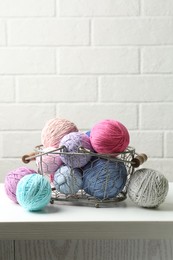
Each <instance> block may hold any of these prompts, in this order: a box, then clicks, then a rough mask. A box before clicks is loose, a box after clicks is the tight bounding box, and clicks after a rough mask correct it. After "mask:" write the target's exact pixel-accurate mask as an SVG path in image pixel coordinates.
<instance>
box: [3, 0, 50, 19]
mask: <svg viewBox="0 0 173 260" xmlns="http://www.w3.org/2000/svg"><path fill="white" fill-rule="evenodd" d="M54 14H55V1H54V0H37V1H35V0H29V1H28V0H15V1H13V0H5V1H3V0H0V16H2V17H10V16H12V17H13V16H14V17H27V16H54Z"/></svg>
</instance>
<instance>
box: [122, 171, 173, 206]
mask: <svg viewBox="0 0 173 260" xmlns="http://www.w3.org/2000/svg"><path fill="white" fill-rule="evenodd" d="M168 189H169V184H168V180H167V179H166V177H165V176H164V175H163V174H161V173H159V172H158V171H155V170H153V169H148V168H142V169H139V170H137V171H135V173H134V174H133V175H132V177H131V179H130V182H129V186H128V189H127V193H128V195H129V198H130V199H131V200H132V201H133V202H134V203H135V204H137V205H138V206H141V207H144V208H154V207H158V206H159V205H160V204H161V203H163V202H164V200H165V198H166V196H167V193H168Z"/></svg>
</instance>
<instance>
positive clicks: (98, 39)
mask: <svg viewBox="0 0 173 260" xmlns="http://www.w3.org/2000/svg"><path fill="white" fill-rule="evenodd" d="M92 29H93V33H92V35H93V44H94V45H137V44H140V45H151V44H172V43H173V33H172V31H173V19H172V18H140V19H137V18H121V19H120V18H119V19H106V18H104V19H94V20H93V26H92Z"/></svg>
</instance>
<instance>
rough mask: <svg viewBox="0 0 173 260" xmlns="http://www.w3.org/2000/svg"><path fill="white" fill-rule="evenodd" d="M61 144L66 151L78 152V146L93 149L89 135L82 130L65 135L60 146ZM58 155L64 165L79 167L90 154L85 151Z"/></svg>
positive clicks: (88, 159)
mask: <svg viewBox="0 0 173 260" xmlns="http://www.w3.org/2000/svg"><path fill="white" fill-rule="evenodd" d="M63 146H64V147H65V148H64V150H65V152H67V153H68V152H69V153H78V152H79V148H80V147H83V148H85V149H88V150H90V151H93V148H92V146H91V142H90V138H89V136H88V135H86V134H85V133H82V132H73V133H70V134H67V135H65V136H64V137H63V138H62V139H61V142H60V147H63ZM80 153H81V152H80ZM60 157H61V160H62V161H63V162H64V163H65V164H66V165H68V166H70V167H72V168H80V167H82V166H84V165H86V164H87V163H88V162H89V161H90V159H91V155H90V154H87V153H85V152H84V153H83V154H63V153H62V154H61V155H60Z"/></svg>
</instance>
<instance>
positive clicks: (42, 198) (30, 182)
mask: <svg viewBox="0 0 173 260" xmlns="http://www.w3.org/2000/svg"><path fill="white" fill-rule="evenodd" d="M51 195H52V189H51V186H50V183H49V181H48V180H47V179H46V178H45V177H44V176H42V175H40V174H30V175H27V176H25V177H23V178H22V179H21V180H20V181H19V183H18V185H17V190H16V197H17V200H18V203H19V204H20V205H21V206H22V207H23V208H25V209H26V210H28V211H38V210H41V209H43V208H44V207H45V206H46V205H47V204H48V203H49V202H50V199H51Z"/></svg>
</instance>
